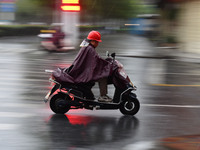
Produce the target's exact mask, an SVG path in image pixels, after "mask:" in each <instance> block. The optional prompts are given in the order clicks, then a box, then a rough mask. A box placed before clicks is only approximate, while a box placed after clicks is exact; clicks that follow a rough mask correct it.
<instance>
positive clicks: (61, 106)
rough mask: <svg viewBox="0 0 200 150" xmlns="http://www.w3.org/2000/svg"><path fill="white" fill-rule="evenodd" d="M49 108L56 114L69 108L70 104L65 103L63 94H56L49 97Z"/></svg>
mask: <svg viewBox="0 0 200 150" xmlns="http://www.w3.org/2000/svg"><path fill="white" fill-rule="evenodd" d="M50 108H51V110H52V111H53V112H55V113H56V114H65V113H66V112H68V111H69V110H70V106H69V105H68V104H67V100H66V99H65V96H64V95H62V94H56V95H54V96H53V97H52V98H51V100H50Z"/></svg>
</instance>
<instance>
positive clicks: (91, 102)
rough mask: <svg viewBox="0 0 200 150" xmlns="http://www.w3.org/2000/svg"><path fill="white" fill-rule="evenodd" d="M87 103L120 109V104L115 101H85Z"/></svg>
mask: <svg viewBox="0 0 200 150" xmlns="http://www.w3.org/2000/svg"><path fill="white" fill-rule="evenodd" d="M85 104H87V105H88V106H89V105H92V106H94V107H95V106H96V108H98V109H119V107H120V105H119V104H115V103H100V102H97V101H87V102H86V101H85Z"/></svg>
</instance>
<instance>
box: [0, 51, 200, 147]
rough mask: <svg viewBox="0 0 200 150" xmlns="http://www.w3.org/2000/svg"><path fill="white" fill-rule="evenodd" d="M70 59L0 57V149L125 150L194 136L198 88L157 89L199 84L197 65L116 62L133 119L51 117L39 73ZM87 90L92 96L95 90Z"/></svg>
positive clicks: (97, 114) (102, 114)
mask: <svg viewBox="0 0 200 150" xmlns="http://www.w3.org/2000/svg"><path fill="white" fill-rule="evenodd" d="M102 53H104V52H102ZM75 54H76V52H69V53H63V54H62V53H60V54H59V53H46V52H41V54H40V55H38V53H37V54H34V53H33V54H17V53H16V54H11V53H10V54H7V53H5V54H2V55H1V56H0V70H1V74H0V80H1V87H0V99H1V105H0V139H1V140H0V145H1V148H2V149H6V150H7V149H8V150H12V149H14V150H27V149H29V150H36V149H40V150H45V149H50V150H51V149H52V150H53V149H63V150H64V149H65V150H66V149H74V150H78V149H79V150H80V149H84V150H85V149H92V150H94V149H96V150H100V149H101V150H102V149H110V150H112V149H113V150H114V149H123V150H125V149H131V148H133V147H134V143H138V142H141V143H144V144H143V146H145V143H147V142H151V141H155V140H157V139H160V138H163V137H167V136H177V135H187V134H190V135H191V134H196V133H199V132H200V131H199V125H200V121H199V114H200V109H199V106H200V101H199V96H200V95H199V93H200V92H199V90H200V87H198V86H196V87H195V86H193V87H189V86H180V87H177V86H159V84H162V85H169V84H173V85H199V80H200V77H199V64H195V63H186V62H181V61H177V60H162V59H143V58H130V57H118V58H117V59H118V60H119V61H120V62H122V64H124V67H125V70H126V72H127V74H128V75H129V76H130V78H131V79H132V81H133V83H134V84H135V85H136V86H137V87H138V91H137V92H136V93H137V95H138V98H139V100H140V102H141V109H140V111H139V113H138V114H137V115H136V116H135V117H128V116H123V115H122V114H121V113H120V112H119V111H118V110H105V111H104V110H94V111H92V110H70V111H69V113H67V114H66V115H55V114H53V112H52V111H51V110H50V109H49V106H48V104H44V103H43V99H44V96H45V94H46V93H47V92H48V90H49V88H50V84H49V82H48V78H49V75H48V74H46V73H45V72H44V70H45V69H55V68H56V67H67V66H69V65H70V64H71V62H72V61H73V59H74V57H75ZM153 84H157V85H156V86H155V85H153ZM152 85H153V86H152ZM110 88H111V89H109V93H110V94H111V93H112V92H113V88H112V87H110ZM93 91H94V93H95V95H96V96H98V92H99V91H98V87H97V86H96V85H95V87H94V89H93ZM111 95H112V94H111ZM193 106H196V107H193ZM147 146H149V145H147Z"/></svg>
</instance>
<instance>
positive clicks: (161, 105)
mask: <svg viewBox="0 0 200 150" xmlns="http://www.w3.org/2000/svg"><path fill="white" fill-rule="evenodd" d="M141 106H145V107H174V108H200V105H163V104H141Z"/></svg>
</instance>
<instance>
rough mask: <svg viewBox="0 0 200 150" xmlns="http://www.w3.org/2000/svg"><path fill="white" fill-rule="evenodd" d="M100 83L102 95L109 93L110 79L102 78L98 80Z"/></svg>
mask: <svg viewBox="0 0 200 150" xmlns="http://www.w3.org/2000/svg"><path fill="white" fill-rule="evenodd" d="M98 83H99V90H100V96H104V95H106V94H107V93H108V88H107V84H108V79H107V78H101V79H99V80H98Z"/></svg>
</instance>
